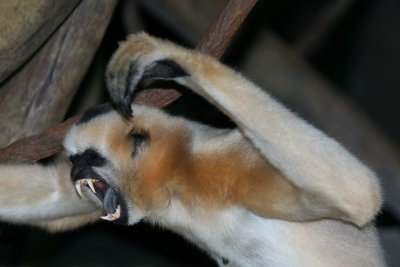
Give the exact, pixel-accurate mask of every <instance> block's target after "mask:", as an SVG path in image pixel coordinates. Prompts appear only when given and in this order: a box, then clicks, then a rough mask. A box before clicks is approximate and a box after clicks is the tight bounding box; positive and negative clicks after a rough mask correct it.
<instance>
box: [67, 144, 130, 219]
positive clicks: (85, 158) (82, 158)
mask: <svg viewBox="0 0 400 267" xmlns="http://www.w3.org/2000/svg"><path fill="white" fill-rule="evenodd" d="M69 159H70V161H71V163H72V169H71V178H72V180H73V181H77V180H80V179H85V178H94V179H97V180H99V181H101V182H103V183H105V184H107V185H108V183H107V182H106V181H104V179H103V178H102V177H101V176H100V175H98V174H97V173H96V172H95V171H94V170H93V167H102V166H104V165H106V164H109V162H108V161H107V160H106V158H104V157H103V156H101V155H100V154H99V153H98V152H97V151H96V150H95V149H87V150H85V151H84V152H83V153H79V154H76V155H72V156H70V157H69ZM108 186H109V185H108ZM95 195H96V196H97V197H98V198H99V199H100V200H101V201H102V202H103V205H104V208H105V210H106V211H107V212H108V213H111V212H112V211H113V210H115V208H116V206H117V205H118V204H120V206H121V217H120V218H119V219H118V220H115V221H114V223H118V224H127V223H128V217H127V214H128V213H127V208H126V207H127V206H126V203H125V200H124V198H123V197H122V194H121V192H120V190H119V189H115V188H111V187H109V190H107V191H105V192H104V191H101V190H96V193H95Z"/></svg>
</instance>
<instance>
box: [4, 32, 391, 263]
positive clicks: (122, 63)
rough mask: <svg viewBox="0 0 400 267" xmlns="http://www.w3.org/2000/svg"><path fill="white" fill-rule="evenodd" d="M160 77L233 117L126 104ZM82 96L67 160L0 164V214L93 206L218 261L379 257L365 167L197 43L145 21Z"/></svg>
mask: <svg viewBox="0 0 400 267" xmlns="http://www.w3.org/2000/svg"><path fill="white" fill-rule="evenodd" d="M146 80H171V81H174V82H176V83H178V84H180V85H183V86H185V87H187V88H189V89H191V90H192V91H194V92H195V93H197V94H198V95H200V96H202V97H204V98H205V99H206V100H208V101H209V102H210V103H211V104H213V105H215V106H216V107H217V108H218V109H220V110H221V111H222V112H223V113H224V114H226V115H227V116H228V117H229V118H230V119H231V120H232V121H233V122H234V123H235V124H236V125H237V129H216V128H212V127H209V126H206V125H202V124H200V123H198V122H194V121H191V120H188V119H185V118H182V117H176V116H172V115H169V114H167V113H166V112H165V111H162V110H159V109H156V108H152V107H147V106H140V105H132V104H131V101H132V97H133V95H134V94H135V92H136V91H137V88H138V84H140V83H142V82H144V81H146ZM106 81H107V86H108V90H109V93H110V96H111V98H112V101H113V104H114V105H113V106H114V107H116V109H115V110H114V109H113V108H110V107H102V108H97V109H92V110H90V111H88V112H86V114H85V115H84V116H83V117H82V119H81V120H80V122H78V123H77V124H76V125H74V126H73V127H72V128H71V129H70V130H69V132H68V134H67V135H66V137H65V140H64V149H65V153H66V154H67V156H68V157H69V160H70V163H59V164H54V165H51V166H41V165H39V164H33V165H2V166H1V167H0V219H1V220H3V221H8V222H12V223H23V224H30V225H36V226H39V227H42V228H45V229H48V230H50V231H61V230H66V229H72V228H75V227H78V226H81V225H84V224H87V223H89V222H93V221H96V220H98V219H99V218H100V217H102V218H103V219H105V220H108V221H113V222H118V223H122V224H128V225H134V224H135V223H137V222H138V221H141V220H143V221H147V222H149V223H152V224H157V225H160V226H162V227H165V228H167V229H170V230H172V231H175V232H177V233H179V234H181V235H182V236H184V237H185V238H187V239H188V240H190V241H192V242H193V243H195V244H196V245H198V246H199V247H200V248H201V249H203V250H205V251H206V252H207V253H208V254H209V255H210V256H211V257H213V258H214V259H215V260H216V261H217V262H218V264H219V265H220V266H236V267H256V266H258V267H266V266H274V267H276V266H285V267H289V266H290V267H293V266H307V267H323V266H330V267H337V266H352V267H355V266H362V267H367V266H384V265H385V263H384V260H383V256H382V252H381V248H380V244H379V240H378V237H377V233H376V229H375V227H374V225H373V220H374V217H375V215H376V214H377V212H378V211H379V210H380V207H381V204H382V194H381V188H380V184H379V181H378V179H377V177H376V176H375V174H374V173H373V172H372V171H371V170H370V169H369V168H368V167H366V166H365V165H364V164H362V163H361V162H360V161H359V160H357V159H356V158H355V157H354V156H352V155H351V154H350V153H349V152H348V151H346V150H345V149H344V148H343V147H342V146H341V145H340V144H339V143H337V142H336V141H335V140H333V139H332V138H330V137H328V136H326V135H325V134H324V133H322V132H321V131H319V130H317V129H316V128H314V127H313V126H311V125H310V124H308V123H307V122H305V121H304V120H302V119H301V118H299V117H298V116H296V115H295V114H293V113H292V112H291V111H289V110H288V109H287V108H285V107H284V106H283V105H282V104H280V103H279V102H278V101H276V100H275V99H273V98H272V97H271V96H270V95H268V94H267V93H266V92H265V91H264V90H262V89H260V88H259V87H257V86H256V85H254V84H253V83H252V82H250V81H248V80H247V79H245V78H244V77H242V76H241V75H240V74H238V73H237V72H235V71H233V70H231V69H230V68H228V67H226V66H224V65H223V64H221V63H220V62H218V61H217V60H215V59H213V58H211V57H209V56H207V55H204V54H202V53H200V52H197V51H193V50H189V49H185V48H182V47H180V46H177V45H175V44H173V43H171V42H168V41H165V40H160V39H157V38H154V37H151V36H149V35H147V34H145V33H140V34H136V35H133V36H131V37H129V38H128V40H127V41H125V42H124V43H122V44H121V45H120V47H119V49H118V50H117V52H116V53H115V54H114V56H113V57H112V59H111V61H110V63H109V65H108V68H107V73H106Z"/></svg>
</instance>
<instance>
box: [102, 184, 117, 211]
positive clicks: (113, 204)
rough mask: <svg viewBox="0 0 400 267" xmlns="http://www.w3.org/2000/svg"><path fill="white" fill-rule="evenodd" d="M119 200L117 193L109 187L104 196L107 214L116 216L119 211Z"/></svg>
mask: <svg viewBox="0 0 400 267" xmlns="http://www.w3.org/2000/svg"><path fill="white" fill-rule="evenodd" d="M117 206H118V198H117V194H116V193H115V191H114V190H113V189H112V188H111V187H109V188H108V189H107V191H106V193H105V194H104V200H103V207H104V210H105V211H106V212H107V214H114V213H115V211H116V210H117Z"/></svg>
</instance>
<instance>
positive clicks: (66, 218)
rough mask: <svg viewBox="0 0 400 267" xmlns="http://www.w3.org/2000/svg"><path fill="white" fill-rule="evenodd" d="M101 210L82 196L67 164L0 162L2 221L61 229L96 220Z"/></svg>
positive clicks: (55, 229) (0, 216)
mask: <svg viewBox="0 0 400 267" xmlns="http://www.w3.org/2000/svg"><path fill="white" fill-rule="evenodd" d="M101 212H102V210H101V209H99V208H97V207H96V205H95V204H94V203H92V202H91V201H87V200H83V199H81V198H79V196H78V195H77V193H76V192H75V188H74V186H73V183H72V182H71V179H70V166H69V165H68V164H66V163H58V164H56V165H52V166H41V165H39V164H31V165H28V164H26V165H22V164H21V165H11V164H8V165H0V220H1V221H6V222H10V223H20V224H28V225H34V226H39V227H41V228H45V229H47V230H50V231H61V230H68V229H72V228H76V227H78V226H80V225H83V224H86V223H89V222H93V221H95V220H97V219H98V218H99V216H100V215H101Z"/></svg>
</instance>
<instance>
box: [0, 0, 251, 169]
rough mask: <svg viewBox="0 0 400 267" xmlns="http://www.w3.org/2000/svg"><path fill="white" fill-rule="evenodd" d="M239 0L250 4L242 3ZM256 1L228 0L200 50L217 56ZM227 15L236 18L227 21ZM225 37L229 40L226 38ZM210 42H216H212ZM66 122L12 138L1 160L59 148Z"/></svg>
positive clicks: (166, 96)
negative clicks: (29, 135) (34, 133)
mask: <svg viewBox="0 0 400 267" xmlns="http://www.w3.org/2000/svg"><path fill="white" fill-rule="evenodd" d="M241 2H242V3H243V2H246V3H251V4H248V5H246V6H243V4H241ZM255 3H256V1H255V0H248V1H238V0H231V1H230V2H229V3H228V5H227V6H226V8H225V9H224V10H223V11H222V12H221V17H220V18H218V21H217V23H215V24H213V25H212V26H211V28H210V30H208V31H207V33H206V34H205V35H204V36H203V38H202V41H201V42H200V43H199V47H202V48H201V49H202V51H203V52H208V49H210V50H209V51H210V52H211V53H216V54H215V56H216V57H220V56H221V55H222V53H223V51H224V50H225V49H226V48H227V46H228V45H229V41H230V40H231V39H232V36H233V35H234V33H235V32H236V31H237V29H238V27H239V25H240V23H241V22H242V21H243V20H244V19H245V17H246V16H247V14H248V13H249V12H250V10H251V8H252V7H253V6H254V4H255ZM245 8H247V9H248V10H247V11H246V12H245V11H244V9H245ZM239 17H240V18H239ZM230 19H233V20H235V21H233V22H230V21H229V20H230ZM220 27H221V28H223V30H220ZM226 38H227V39H228V41H225V39H226ZM213 43H214V44H215V45H212V44H213ZM203 44H204V45H203ZM212 55H213V54H212ZM178 97H179V94H178V93H177V92H176V91H175V90H157V89H153V90H147V91H144V92H143V93H141V94H139V95H138V96H137V97H136V98H135V102H137V103H142V104H148V105H153V106H158V107H162V106H165V105H167V104H168V103H170V102H172V101H174V100H176V99H177V98H178ZM74 120H76V119H74ZM70 122H71V121H70ZM69 125H71V124H70V123H67V124H60V125H57V126H55V127H52V128H49V129H47V130H46V131H44V132H43V133H41V134H38V135H35V136H31V137H28V138H25V139H23V140H19V141H17V142H14V143H13V144H11V145H9V146H8V147H6V148H4V149H2V150H0V162H26V161H30V162H32V161H36V160H40V159H43V158H46V157H48V156H51V155H53V154H55V153H57V152H59V151H60V149H61V140H62V138H63V136H64V134H65V132H66V131H67V130H68V126H69ZM49 133H51V134H49ZM49 137H51V138H49ZM41 147H45V149H40V148H41ZM24 155H26V157H24Z"/></svg>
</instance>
